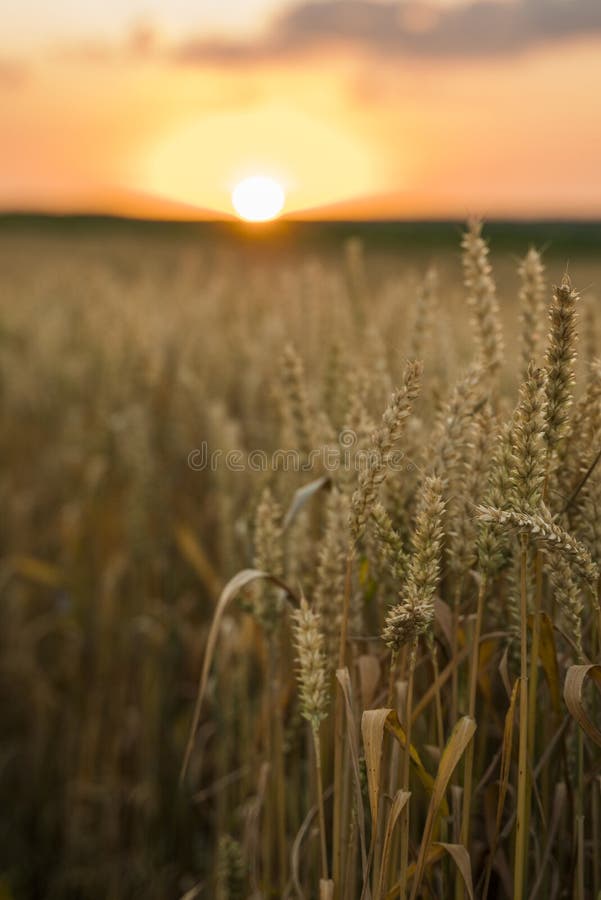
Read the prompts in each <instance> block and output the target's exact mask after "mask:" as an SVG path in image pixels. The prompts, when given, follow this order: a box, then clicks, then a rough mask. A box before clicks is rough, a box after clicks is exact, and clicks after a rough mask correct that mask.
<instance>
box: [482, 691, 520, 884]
mask: <svg viewBox="0 0 601 900" xmlns="http://www.w3.org/2000/svg"><path fill="white" fill-rule="evenodd" d="M519 690H520V680H519V678H516V680H515V682H514V685H513V690H512V692H511V698H510V700H509V708H508V710H507V712H506V714H505V727H504V729H503V750H502V754H501V772H500V775H499V795H498V798H497V815H496V821H495V834H494V837H493V839H492V842H491V846H490V853H489V856H488V861H487V864H486V875H485V884H486V885H487V886H488V882H489V880H490V876H491V873H492V867H493V862H494V858H495V854H496V852H497V844H498V842H499V834H500V832H501V822H502V819H503V810H504V808H505V798H506V796H507V788H508V785H509V773H510V770H511V753H512V748H513V727H514V721H515V705H516V703H517V698H518V695H519ZM486 893H487V889H485V890H484V893H483V896H486Z"/></svg>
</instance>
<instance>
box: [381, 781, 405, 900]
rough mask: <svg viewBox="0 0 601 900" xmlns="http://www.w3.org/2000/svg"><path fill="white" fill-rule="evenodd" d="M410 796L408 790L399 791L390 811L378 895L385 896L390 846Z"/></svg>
mask: <svg viewBox="0 0 601 900" xmlns="http://www.w3.org/2000/svg"><path fill="white" fill-rule="evenodd" d="M410 797H411V794H410V793H409V792H408V791H397V792H396V794H395V795H394V800H393V801H392V806H391V807H390V812H389V813H388V819H387V820H386V832H385V835H384V847H383V849H382V860H381V862H380V875H379V878H378V894H377V896H378V897H384V879H385V877H386V870H387V869H388V859H389V857H390V846H391V843H392V835H393V832H394V828H395V825H396V823H397V822H398V819H399V816H400V815H401V813H402V812H403V810H404V809H405V806H406V805H407V803H408V802H409V798H410Z"/></svg>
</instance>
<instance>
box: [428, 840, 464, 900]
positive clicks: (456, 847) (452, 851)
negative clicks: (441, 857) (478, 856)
mask: <svg viewBox="0 0 601 900" xmlns="http://www.w3.org/2000/svg"><path fill="white" fill-rule="evenodd" d="M432 846H433V847H442V848H443V849H444V850H446V851H447V853H448V854H449V856H450V857H451V859H452V860H453V862H454V863H455V865H456V866H457V868H458V869H459V872H460V874H461V877H462V878H463V883H464V884H465V887H466V890H467V893H468V896H469V897H470V900H474V885H473V883H472V867H471V865H470V856H469V853H468V852H467V850H466V849H465V847H464V846H463V844H445V843H443V842H442V841H436V842H435V843H434V844H433V845H432Z"/></svg>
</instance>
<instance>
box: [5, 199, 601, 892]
mask: <svg viewBox="0 0 601 900" xmlns="http://www.w3.org/2000/svg"><path fill="white" fill-rule="evenodd" d="M486 233H487V236H488V237H489V238H490V241H491V246H492V263H493V267H494V271H495V276H496V278H497V284H498V294H499V301H500V307H501V316H502V319H503V323H504V326H505V332H506V339H507V359H508V364H507V366H506V368H505V374H504V376H503V378H504V391H505V392H506V394H507V396H508V397H509V398H511V397H514V394H515V389H516V383H517V377H518V372H517V369H518V366H517V360H518V356H517V353H518V348H517V327H518V326H517V321H518V307H517V292H518V287H519V283H518V278H517V274H516V269H517V262H518V258H519V257H521V256H523V254H524V253H525V252H526V250H527V249H528V246H530V245H531V244H532V245H535V246H536V247H538V248H542V249H543V250H544V261H545V264H546V267H547V278H548V281H549V283H553V282H558V281H559V280H560V279H561V276H562V274H563V273H564V271H565V270H566V267H569V271H570V273H571V276H572V280H573V282H574V285H575V287H577V288H578V289H579V290H581V291H582V293H583V297H584V300H583V306H582V310H581V317H582V318H581V322H582V323H583V324H581V334H582V338H581V356H582V360H586V359H587V358H591V357H592V356H593V355H595V341H596V339H597V332H596V329H597V328H598V327H599V322H598V321H597V319H598V317H597V316H596V312H595V310H596V304H597V301H596V299H595V298H596V297H597V298H601V227H600V226H599V225H595V224H569V223H558V224H549V223H538V224H537V223H533V224H526V223H522V224H515V225H513V224H505V223H496V224H495V223H491V224H490V225H488V226H487V227H486ZM460 235H461V226H460V224H458V223H440V224H425V223H419V224H409V223H404V224H395V223H373V224H365V225H363V224H360V223H351V224H340V223H330V224H327V225H325V224H324V225H320V224H318V223H315V224H313V223H312V224H302V223H292V222H285V221H284V222H279V223H276V224H275V225H271V226H268V227H266V228H265V229H264V230H263V231H261V232H257V231H256V230H255V231H252V232H250V231H248V230H246V229H245V228H244V226H242V225H228V224H159V223H136V222H130V221H126V220H110V219H85V218H81V219H69V218H65V219H52V218H47V219H46V218H31V217H10V216H7V217H5V218H3V219H2V220H0V416H1V418H2V422H1V429H0V456H1V469H0V503H1V508H2V516H1V524H0V535H1V541H2V546H1V551H0V553H1V559H0V605H1V622H2V626H1V629H0V732H1V734H2V741H1V749H0V806H1V807H2V810H3V812H2V815H1V816H0V879H1V880H0V886H1V887H0V896H6V897H7V898H11V897H13V898H15V900H17V898H25V897H27V898H34V897H35V898H37V897H39V898H59V897H60V898H76V897H77V898H79V897H81V898H86V900H87V898H90V900H95V898H103V900H105V898H109V900H120V898H126V897H145V898H147V900H153V898H157V900H159V898H161V900H164V898H168V897H176V896H179V895H180V894H183V893H184V892H185V891H186V890H187V889H189V888H191V887H192V886H193V885H198V884H201V885H208V884H210V883H211V882H210V879H211V878H212V876H213V874H214V850H215V840H216V835H217V834H218V833H219V832H220V831H221V830H223V825H224V823H226V824H227V822H226V820H227V817H228V815H229V813H228V812H227V810H228V809H229V808H231V806H232V805H235V804H232V803H231V802H230V803H229V806H228V797H229V800H230V801H231V797H232V794H228V792H233V793H234V794H235V796H236V798H237V801H240V804H243V801H244V798H245V796H247V795H246V794H245V791H247V789H248V796H250V789H249V784H250V781H251V775H252V778H255V779H256V772H255V773H251V774H249V773H248V772H247V771H246V770H241V761H240V744H239V742H244V741H246V742H247V745H248V746H250V745H252V743H253V740H255V738H254V737H253V736H252V734H250V735H249V734H246V735H245V734H243V733H241V732H240V728H241V727H242V726H239V725H237V724H236V722H234V724H232V720H235V719H236V716H237V715H238V709H237V706H236V704H237V703H240V702H241V698H240V696H239V695H237V694H236V688H235V685H234V686H233V687H232V685H230V688H231V689H232V690H233V694H230V695H228V696H229V700H228V702H226V703H224V704H223V705H221V706H220V705H219V704H218V703H214V704H213V705H212V707H211V710H212V716H211V717H208V719H207V721H204V722H203V723H202V726H201V732H200V735H199V744H200V747H201V748H202V752H201V755H202V753H204V751H205V750H206V756H207V758H210V764H208V765H206V766H205V767H204V768H203V772H202V777H201V778H200V779H196V777H195V772H194V769H193V770H192V773H191V776H190V784H191V785H192V786H193V790H192V791H186V792H182V791H180V790H179V788H178V775H179V769H180V766H181V762H182V756H183V752H184V747H185V741H186V737H187V733H188V729H189V725H190V719H191V713H192V706H193V701H194V697H195V693H196V685H197V679H198V673H199V670H200V666H201V660H202V653H203V647H204V643H205V639H206V630H207V625H208V622H209V621H210V617H211V614H212V610H213V606H214V602H215V598H216V596H217V594H218V591H219V589H220V587H221V586H222V585H223V583H224V582H225V581H226V580H227V579H228V578H229V577H230V576H231V575H232V574H233V573H234V572H236V571H237V570H238V569H240V568H242V567H244V566H247V565H249V564H250V563H251V562H252V552H253V551H252V533H251V527H252V519H253V516H254V513H255V509H256V506H257V503H258V500H259V497H260V495H261V491H262V489H263V487H264V486H265V484H266V483H268V482H269V483H272V481H273V477H272V473H265V472H253V471H248V470H246V471H242V472H228V471H225V470H224V469H223V468H218V469H217V471H214V472H209V471H202V472H199V471H194V470H193V469H192V468H191V467H190V466H189V464H188V457H189V454H190V453H191V452H192V451H193V450H194V449H195V448H198V447H200V445H201V444H202V442H204V441H206V442H207V444H208V447H209V448H210V449H218V448H219V449H223V450H230V449H239V450H241V451H242V452H244V453H248V452H250V451H251V450H253V449H265V450H268V451H272V450H274V449H276V448H277V447H281V446H283V447H284V448H286V447H287V446H289V445H288V444H287V443H286V439H287V438H286V435H287V423H286V413H285V409H283V402H282V379H283V375H282V352H283V348H284V347H285V345H286V344H288V343H289V342H291V343H292V344H293V345H294V347H295V348H296V350H297V351H298V353H299V354H300V356H301V358H302V359H303V361H304V367H305V372H306V377H307V385H308V391H309V396H310V400H311V402H312V403H313V404H314V405H315V407H316V408H321V407H323V408H324V409H325V410H326V412H327V413H328V415H330V418H331V421H332V422H333V423H334V424H335V425H336V426H337V427H340V426H341V425H342V422H340V421H336V417H337V410H339V409H341V408H344V398H345V395H346V393H348V392H349V390H350V388H351V386H350V382H348V380H345V379H347V378H348V376H347V374H343V373H347V372H348V371H349V370H350V371H351V372H355V375H356V377H357V378H358V379H360V378H361V373H370V377H369V394H370V397H369V400H370V408H372V409H374V410H380V409H382V408H383V407H384V405H385V402H386V398H387V396H388V393H389V390H390V386H391V384H396V383H398V381H399V379H400V374H401V372H402V369H403V365H404V363H405V360H406V358H407V356H408V355H409V353H410V352H411V350H412V348H413V344H414V342H415V341H416V340H418V338H419V335H416V322H415V315H416V312H415V310H416V303H415V299H416V297H417V295H418V292H419V287H420V284H421V283H422V280H423V277H424V274H425V272H426V271H427V269H428V267H429V266H430V265H431V264H432V263H435V264H436V268H437V271H438V289H437V312H436V316H435V320H434V322H433V323H432V339H431V341H429V343H428V346H426V347H423V348H421V349H422V350H423V352H424V354H425V364H426V374H425V378H426V380H427V383H428V386H429V391H428V393H429V395H430V396H432V397H433V398H434V401H433V402H436V398H437V397H438V398H440V397H441V396H442V395H443V394H444V391H445V390H446V388H447V386H448V384H449V383H450V382H451V381H452V380H454V379H455V378H456V377H457V376H459V375H460V374H461V372H462V371H464V369H465V366H466V364H467V362H468V361H469V356H470V353H471V350H470V348H471V345H472V337H471V334H470V333H469V326H468V314H467V312H466V309H465V299H464V292H463V287H462V280H461V260H460V254H459V241H460ZM349 241H351V243H349ZM357 298H359V306H357ZM358 308H359V309H360V314H359V315H360V317H361V316H363V318H359V319H357V309H358ZM597 346H598V345H597ZM579 364H582V363H579ZM318 426H319V422H318V423H317V424H316V427H318ZM278 477H279V476H276V481H277V479H278ZM303 478H304V480H305V481H306V480H309V476H306V475H305V476H300V475H299V476H295V477H290V476H288V477H287V479H286V481H285V482H284V481H277V485H278V488H279V490H280V496H281V499H282V501H286V500H287V501H290V500H291V499H292V495H293V493H294V490H295V488H296V487H298V486H299V484H301V483H302V482H303ZM236 615H237V614H236ZM240 623H242V624H240ZM244 623H245V624H244ZM230 627H231V641H230V642H229V643H228V645H227V646H228V648H229V649H227V651H226V650H224V651H223V654H222V655H221V656H220V658H219V661H218V664H217V668H218V671H219V672H221V673H222V674H223V672H225V671H226V669H227V666H228V660H229V658H230V656H231V657H232V658H234V657H235V656H236V653H237V652H238V648H240V647H242V646H245V640H246V639H247V637H248V636H246V637H245V631H244V629H246V630H248V629H249V628H251V623H250V619H249V618H248V617H245V616H244V613H242V612H241V613H240V616H239V617H238V618H236V621H235V622H234V619H232V622H231V623H230ZM250 677H251V678H252V677H253V672H252V667H251V672H250ZM226 687H227V686H226ZM226 687H224V688H223V690H224V691H225V690H226ZM214 690H215V691H219V690H221V688H219V687H215V688H214ZM218 711H220V712H219V714H217V712H218ZM243 721H245V720H243ZM245 727H248V726H247V725H246V726H245ZM219 735H221V736H222V737H223V735H226V736H227V739H226V740H225V741H222V742H221V743H219V744H218V743H217V738H218V736H219ZM215 746H218V747H219V752H218V753H214V754H212V753H211V751H212V749H214V748H215ZM257 753H258V750H257V748H256V747H255V748H254V749H253V750H252V752H251V753H250V755H249V761H251V762H252V760H253V759H255V758H256V754H257ZM253 754H254V755H253ZM232 773H233V775H232ZM230 776H231V782H229V781H228V780H227V779H228V778H229V777H230ZM224 778H225V781H224V780H223V779H224ZM240 804H239V805H240ZM230 824H231V823H230ZM2 890H4V894H2ZM207 890H208V888H207ZM210 895H211V894H210V892H209V893H207V894H206V896H210Z"/></svg>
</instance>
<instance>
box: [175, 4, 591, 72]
mask: <svg viewBox="0 0 601 900" xmlns="http://www.w3.org/2000/svg"><path fill="white" fill-rule="evenodd" d="M591 34H597V35H600V36H601V0H518V2H516V3H507V2H483V0H477V2H473V3H468V4H466V5H462V6H456V7H450V8H449V7H447V8H445V7H440V6H438V5H436V4H433V3H426V2H411V0H405V2H403V0H401V2H399V0H396V2H386V0H385V2H374V0H315V2H308V0H306V2H301V3H297V4H296V5H294V6H292V7H290V8H289V9H287V10H286V11H285V12H284V13H283V14H282V15H280V16H279V17H278V18H276V19H275V20H274V22H273V23H272V26H271V27H270V29H269V30H268V31H267V33H266V34H265V35H264V36H263V37H261V38H258V39H256V40H255V41H252V42H245V41H226V40H206V39H203V38H197V39H192V40H189V41H187V42H185V43H183V44H181V45H180V46H178V47H176V48H174V49H173V50H172V56H173V57H174V58H175V59H177V60H179V61H181V62H189V63H221V64H228V63H229V64H236V63H238V64H244V63H250V62H259V61H262V60H264V61H269V60H272V59H280V58H286V57H287V56H291V55H297V54H300V53H306V52H311V51H312V50H314V49H318V48H319V47H320V46H323V45H328V46H330V45H332V44H334V43H335V44H342V45H347V46H351V47H353V48H356V49H359V50H365V51H368V52H373V53H377V54H379V55H384V56H391V57H398V56H424V57H470V56H473V57H477V56H494V55H502V54H512V53H518V52H520V51H522V50H525V49H527V48H529V47H531V46H534V45H537V44H541V43H545V42H549V41H561V40H566V39H570V38H574V37H580V36H585V35H591Z"/></svg>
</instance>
